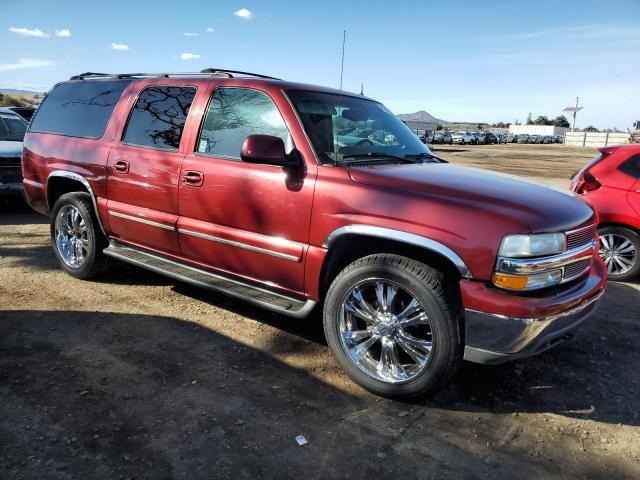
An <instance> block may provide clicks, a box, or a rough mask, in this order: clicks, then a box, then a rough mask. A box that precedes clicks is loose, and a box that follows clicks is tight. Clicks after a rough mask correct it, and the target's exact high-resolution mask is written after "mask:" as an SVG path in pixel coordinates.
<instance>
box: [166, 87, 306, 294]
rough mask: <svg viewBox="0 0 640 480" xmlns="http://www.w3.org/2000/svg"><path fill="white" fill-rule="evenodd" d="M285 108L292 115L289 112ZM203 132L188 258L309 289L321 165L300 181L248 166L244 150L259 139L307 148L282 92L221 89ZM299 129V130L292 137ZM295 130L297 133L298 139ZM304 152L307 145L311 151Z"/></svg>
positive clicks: (185, 193) (189, 195)
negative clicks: (307, 258) (307, 263)
mask: <svg viewBox="0 0 640 480" xmlns="http://www.w3.org/2000/svg"><path fill="white" fill-rule="evenodd" d="M284 109H288V110H286V111H287V112H288V115H282V113H281V112H282V111H283V110H284ZM205 110H206V111H205V112H204V119H203V122H202V125H201V129H200V133H199V134H198V135H197V138H195V139H194V140H195V141H194V142H193V143H194V146H193V147H192V148H191V149H190V150H191V151H190V153H188V154H187V156H186V158H185V160H184V162H183V165H182V175H181V176H182V179H181V182H180V188H179V197H180V202H179V203H180V206H179V213H180V218H179V220H178V232H179V237H180V245H181V248H182V254H183V256H184V257H186V258H189V259H190V260H192V261H195V262H199V263H202V264H205V265H207V266H210V267H213V268H216V269H219V270H223V271H225V272H229V273H232V274H235V275H238V276H242V277H245V278H249V279H253V280H257V281H260V282H268V283H269V284H270V285H273V286H278V287H281V288H285V289H288V290H292V291H297V292H300V291H302V290H303V279H304V261H303V260H304V255H305V253H306V247H307V244H308V238H309V222H310V218H311V202H312V198H313V188H314V180H315V174H316V169H317V164H316V166H315V168H314V164H315V159H313V162H309V161H308V162H307V164H306V165H307V167H306V169H305V173H304V174H302V176H301V177H298V178H292V177H291V176H290V175H288V173H287V172H286V171H284V170H283V168H282V167H277V166H273V165H261V164H255V163H245V162H243V161H242V160H241V159H240V150H241V148H242V143H243V142H244V140H245V138H246V137H247V136H249V135H253V134H263V135H273V136H278V137H280V138H282V139H283V141H284V143H285V145H286V147H287V151H288V152H290V151H291V150H293V149H294V148H296V143H298V144H299V145H300V146H301V147H302V146H303V143H304V133H303V132H302V131H301V130H300V127H299V125H296V124H295V123H294V124H293V125H291V124H287V122H285V120H284V118H295V117H294V113H293V111H292V110H291V107H290V105H289V104H288V102H287V101H286V99H285V98H284V96H283V95H282V93H280V94H279V95H274V96H273V97H272V96H270V94H267V93H266V92H265V91H262V90H259V89H255V88H247V87H242V88H241V87H227V86H225V87H218V88H217V89H216V90H215V91H214V92H213V94H212V95H211V98H210V101H209V104H208V107H207V108H206V109H205ZM292 128H294V129H295V130H294V131H293V132H292ZM292 133H293V134H292ZM303 150H304V148H303Z"/></svg>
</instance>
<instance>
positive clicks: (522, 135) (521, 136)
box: [516, 133, 530, 143]
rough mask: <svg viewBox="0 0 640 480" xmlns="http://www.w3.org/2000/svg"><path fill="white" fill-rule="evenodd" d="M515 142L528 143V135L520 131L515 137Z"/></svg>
mask: <svg viewBox="0 0 640 480" xmlns="http://www.w3.org/2000/svg"><path fill="white" fill-rule="evenodd" d="M516 143H530V142H529V135H527V134H526V133H520V134H519V135H518V136H517V138H516Z"/></svg>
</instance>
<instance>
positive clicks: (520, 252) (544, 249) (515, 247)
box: [498, 233, 567, 258]
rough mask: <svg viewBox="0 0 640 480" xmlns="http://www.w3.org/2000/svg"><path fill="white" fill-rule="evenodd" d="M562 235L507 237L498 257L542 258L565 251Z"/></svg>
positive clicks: (564, 240) (565, 244)
mask: <svg viewBox="0 0 640 480" xmlns="http://www.w3.org/2000/svg"><path fill="white" fill-rule="evenodd" d="M566 246H567V241H566V238H565V235H564V233H543V234H537V235H507V236H506V237H504V238H503V239H502V243H501V244H500V250H499V251H498V255H499V256H500V257H506V258H522V257H544V256H545V255H554V254H557V253H562V252H564V251H565V250H566Z"/></svg>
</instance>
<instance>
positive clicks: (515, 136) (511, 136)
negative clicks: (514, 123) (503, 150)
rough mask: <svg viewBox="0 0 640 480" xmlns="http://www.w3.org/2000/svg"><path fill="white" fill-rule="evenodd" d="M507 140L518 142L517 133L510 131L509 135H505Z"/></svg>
mask: <svg viewBox="0 0 640 480" xmlns="http://www.w3.org/2000/svg"><path fill="white" fill-rule="evenodd" d="M507 142H509V143H517V142H518V135H516V134H514V133H510V134H509V136H508V137H507Z"/></svg>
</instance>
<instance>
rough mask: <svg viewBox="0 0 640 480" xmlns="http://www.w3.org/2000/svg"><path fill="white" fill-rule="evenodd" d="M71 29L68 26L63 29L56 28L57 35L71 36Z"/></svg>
mask: <svg viewBox="0 0 640 480" xmlns="http://www.w3.org/2000/svg"><path fill="white" fill-rule="evenodd" d="M70 36H71V30H69V29H68V28H63V29H62V30H56V37H70Z"/></svg>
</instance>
